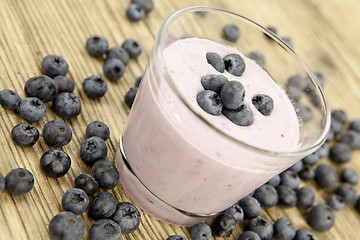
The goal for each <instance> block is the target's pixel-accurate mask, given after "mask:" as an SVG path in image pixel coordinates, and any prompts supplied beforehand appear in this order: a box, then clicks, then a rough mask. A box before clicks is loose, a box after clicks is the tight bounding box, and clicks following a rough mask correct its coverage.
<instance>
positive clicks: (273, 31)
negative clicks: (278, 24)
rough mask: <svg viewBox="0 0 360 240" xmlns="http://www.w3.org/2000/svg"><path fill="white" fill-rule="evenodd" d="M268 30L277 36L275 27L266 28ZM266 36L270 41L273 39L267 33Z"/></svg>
mask: <svg viewBox="0 0 360 240" xmlns="http://www.w3.org/2000/svg"><path fill="white" fill-rule="evenodd" d="M266 29H267V30H268V31H270V32H271V33H273V34H277V29H276V28H275V27H274V26H268V27H266ZM265 36H266V37H267V38H269V39H272V38H271V37H270V36H269V35H268V34H267V33H266V34H265Z"/></svg>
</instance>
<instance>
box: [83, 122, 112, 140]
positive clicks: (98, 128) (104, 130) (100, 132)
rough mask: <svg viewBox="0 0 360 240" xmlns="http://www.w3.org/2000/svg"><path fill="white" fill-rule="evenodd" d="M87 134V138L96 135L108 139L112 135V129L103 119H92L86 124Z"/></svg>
mask: <svg viewBox="0 0 360 240" xmlns="http://www.w3.org/2000/svg"><path fill="white" fill-rule="evenodd" d="M85 134H86V137H87V138H90V137H93V136H96V137H99V138H101V139H102V140H104V141H106V140H108V139H109V137H110V129H109V127H108V126H107V125H106V124H105V123H103V122H101V121H92V122H90V123H89V124H88V125H87V126H86V130H85Z"/></svg>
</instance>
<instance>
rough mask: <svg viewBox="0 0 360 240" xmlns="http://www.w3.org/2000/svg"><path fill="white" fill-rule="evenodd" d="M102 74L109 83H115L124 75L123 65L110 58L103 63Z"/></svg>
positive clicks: (117, 60) (119, 61)
mask: <svg viewBox="0 0 360 240" xmlns="http://www.w3.org/2000/svg"><path fill="white" fill-rule="evenodd" d="M103 72H104V75H105V77H106V78H107V79H109V80H110V81H117V80H119V79H120V78H121V77H122V76H123V75H124V72H125V65H124V63H123V62H122V61H121V60H119V59H117V58H110V59H108V60H106V61H105V63H104V65H103Z"/></svg>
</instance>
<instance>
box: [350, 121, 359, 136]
mask: <svg viewBox="0 0 360 240" xmlns="http://www.w3.org/2000/svg"><path fill="white" fill-rule="evenodd" d="M349 129H351V130H354V131H357V132H359V133H360V119H354V120H352V121H351V122H350V124H349Z"/></svg>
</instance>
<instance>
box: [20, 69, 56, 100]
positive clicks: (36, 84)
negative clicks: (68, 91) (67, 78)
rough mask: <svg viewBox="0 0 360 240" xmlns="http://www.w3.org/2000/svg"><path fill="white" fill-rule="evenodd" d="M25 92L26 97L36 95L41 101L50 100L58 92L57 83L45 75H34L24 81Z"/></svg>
mask: <svg viewBox="0 0 360 240" xmlns="http://www.w3.org/2000/svg"><path fill="white" fill-rule="evenodd" d="M25 93H26V96H28V97H37V98H38V99H40V100H41V101H42V102H50V101H52V100H54V98H55V97H56V95H57V94H58V85H57V83H56V82H55V80H53V79H52V78H50V77H48V76H46V75H41V76H35V77H32V78H29V79H28V80H27V81H26V83H25Z"/></svg>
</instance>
